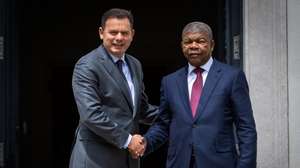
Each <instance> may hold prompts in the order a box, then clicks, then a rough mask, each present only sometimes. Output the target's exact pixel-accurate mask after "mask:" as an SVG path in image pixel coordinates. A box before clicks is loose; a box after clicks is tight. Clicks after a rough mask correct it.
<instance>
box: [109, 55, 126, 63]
mask: <svg viewBox="0 0 300 168" xmlns="http://www.w3.org/2000/svg"><path fill="white" fill-rule="evenodd" d="M109 56H110V57H111V58H112V60H113V61H114V63H116V62H117V61H119V60H122V61H124V62H125V54H123V55H122V57H121V58H119V57H117V56H114V55H112V54H110V53H109Z"/></svg>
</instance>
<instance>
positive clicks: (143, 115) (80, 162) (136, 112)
mask: <svg viewBox="0 0 300 168" xmlns="http://www.w3.org/2000/svg"><path fill="white" fill-rule="evenodd" d="M99 35H100V38H101V40H102V45H101V46H99V47H98V48H96V49H95V50H93V51H91V52H90V53H88V54H86V55H85V56H83V57H82V58H81V59H80V60H79V61H78V62H77V63H76V65H75V68H74V73H73V80H72V86H73V92H74V97H75V100H76V104H77V107H78V111H79V115H80V120H79V126H78V128H77V130H76V140H75V144H74V147H73V150H72V154H71V159H70V165H69V167H70V168H138V167H139V159H138V156H137V157H131V154H130V152H135V147H134V145H133V144H134V143H140V142H141V136H139V135H136V133H138V130H139V128H138V124H139V123H138V121H139V120H140V119H145V120H144V121H149V122H151V121H152V120H153V118H154V117H155V115H156V114H157V112H158V110H157V107H155V106H152V105H149V104H148V100H147V96H146V94H145V93H144V84H143V73H142V66H141V64H140V62H139V61H138V60H137V59H135V58H134V57H132V56H130V55H128V54H126V53H125V52H126V50H127V48H128V47H129V46H130V43H131V41H132V39H133V36H134V29H133V16H132V14H131V13H130V12H129V11H127V10H124V9H110V10H108V11H107V12H105V13H104V14H103V16H102V20H101V27H100V28H99Z"/></svg>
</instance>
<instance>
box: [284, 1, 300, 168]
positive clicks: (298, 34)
mask: <svg viewBox="0 0 300 168" xmlns="http://www.w3.org/2000/svg"><path fill="white" fill-rule="evenodd" d="M287 3H288V5H287V9H288V22H287V24H288V86H289V90H288V91H289V92H288V93H289V135H290V136H289V149H290V150H289V151H290V168H299V167H300V47H299V46H300V17H299V16H300V1H299V0H288V1H287Z"/></svg>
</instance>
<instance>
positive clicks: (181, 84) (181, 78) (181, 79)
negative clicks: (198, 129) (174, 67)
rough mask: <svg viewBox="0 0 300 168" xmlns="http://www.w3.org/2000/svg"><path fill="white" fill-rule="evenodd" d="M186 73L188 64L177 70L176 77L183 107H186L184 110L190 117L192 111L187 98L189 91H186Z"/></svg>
mask: <svg viewBox="0 0 300 168" xmlns="http://www.w3.org/2000/svg"><path fill="white" fill-rule="evenodd" d="M187 73H188V66H186V67H184V68H182V69H181V70H180V71H179V74H178V78H177V85H178V88H179V92H180V94H179V95H182V96H180V99H181V102H183V105H184V108H185V109H186V110H185V111H186V112H188V113H189V114H188V115H189V116H190V117H191V118H192V117H193V116H192V111H191V107H190V100H189V93H188V85H187Z"/></svg>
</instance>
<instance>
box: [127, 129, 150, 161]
mask: <svg viewBox="0 0 300 168" xmlns="http://www.w3.org/2000/svg"><path fill="white" fill-rule="evenodd" d="M145 149H146V140H145V139H144V137H142V136H141V135H138V134H135V135H133V136H132V138H131V141H130V143H129V145H128V150H129V152H130V154H131V156H132V157H133V158H134V159H137V158H139V157H140V156H143V155H144V152H145Z"/></svg>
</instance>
